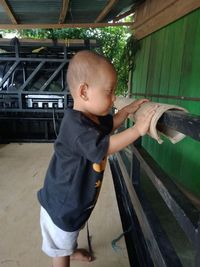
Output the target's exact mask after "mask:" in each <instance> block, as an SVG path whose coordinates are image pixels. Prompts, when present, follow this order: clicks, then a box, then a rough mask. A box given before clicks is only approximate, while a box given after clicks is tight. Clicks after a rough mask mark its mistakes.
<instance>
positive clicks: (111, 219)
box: [0, 144, 129, 267]
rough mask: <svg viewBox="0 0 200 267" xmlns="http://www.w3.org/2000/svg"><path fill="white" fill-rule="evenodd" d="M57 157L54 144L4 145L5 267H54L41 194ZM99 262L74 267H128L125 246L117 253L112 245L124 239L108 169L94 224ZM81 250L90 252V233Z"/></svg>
mask: <svg viewBox="0 0 200 267" xmlns="http://www.w3.org/2000/svg"><path fill="white" fill-rule="evenodd" d="M52 151H53V145H52V144H8V145H0V267H47V266H48V267H50V266H51V260H50V259H49V258H48V257H47V256H46V255H44V254H43V253H42V252H41V249H40V246H41V237H40V228H39V204H38V201H37V197H36V193H37V191H38V189H39V188H40V187H41V185H42V184H43V180H44V175H45V172H46V169H47V166H48V163H49V159H50V157H51V154H52ZM89 227H90V234H91V235H92V246H93V250H94V251H95V256H96V260H95V261H94V262H92V263H83V262H72V264H71V266H72V267H80V266H81V267H82V266H83V267H84V266H91V267H112V266H113V267H119V266H120V267H128V266H129V262H128V256H127V252H126V248H125V242H124V240H123V239H122V240H121V241H120V242H119V243H118V245H119V246H120V247H121V250H120V251H119V252H118V253H116V252H114V251H113V249H112V247H111V241H112V240H113V239H115V238H116V237H118V236H119V235H120V234H121V233H122V227H121V222H120V217H119V212H118V208H117V202H116V198H115V192H114V189H113V183H112V178H111V174H110V169H109V167H107V169H106V172H105V177H104V183H103V186H102V191H101V194H100V197H99V200H98V203H97V206H96V208H95V210H94V212H93V214H92V216H91V218H90V221H89ZM79 246H80V247H85V248H87V237H86V231H85V229H84V230H83V231H81V234H80V238H79Z"/></svg>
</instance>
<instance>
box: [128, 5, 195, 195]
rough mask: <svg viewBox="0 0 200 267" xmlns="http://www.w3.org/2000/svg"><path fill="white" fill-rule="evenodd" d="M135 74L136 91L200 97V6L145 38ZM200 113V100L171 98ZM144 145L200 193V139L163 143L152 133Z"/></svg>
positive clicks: (184, 183)
mask: <svg viewBox="0 0 200 267" xmlns="http://www.w3.org/2000/svg"><path fill="white" fill-rule="evenodd" d="M141 45H142V48H141V50H140V51H139V52H138V54H137V57H136V69H135V71H134V72H133V76H132V93H133V94H134V93H136V92H137V93H144V94H145V93H151V94H162V95H173V96H187V97H200V9H198V10H196V11H194V12H192V13H190V14H188V15H187V16H185V17H183V18H181V19H179V20H177V21H175V22H173V23H172V24H169V25H167V26H166V27H165V28H163V29H161V30H159V31H157V32H155V33H153V34H151V35H149V36H147V37H145V38H144V39H143V40H141ZM150 99H151V100H152V101H156V102H162V103H170V104H177V105H180V106H182V107H185V108H187V109H188V110H189V112H190V113H193V114H198V115H200V102H198V101H186V100H175V99H167V98H150ZM143 145H144V147H145V148H146V149H147V150H148V152H149V153H150V154H151V155H152V156H153V158H154V159H156V161H157V162H158V163H159V164H160V165H161V166H162V167H163V168H164V170H165V171H166V172H167V173H168V174H169V175H170V176H171V177H172V178H173V179H174V180H175V181H176V182H178V183H179V184H180V185H182V186H183V187H184V188H186V189H187V190H189V191H191V192H193V194H195V195H196V196H198V197H200V142H198V141H195V140H193V139H192V138H190V137H186V138H185V139H184V140H183V141H181V142H180V143H178V144H176V145H173V144H171V143H170V142H168V141H167V140H166V141H165V142H164V144H162V145H159V144H157V142H156V141H154V140H152V139H151V138H149V137H145V138H144V141H143Z"/></svg>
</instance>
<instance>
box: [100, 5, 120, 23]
mask: <svg viewBox="0 0 200 267" xmlns="http://www.w3.org/2000/svg"><path fill="white" fill-rule="evenodd" d="M117 1H118V0H110V1H109V3H108V4H107V5H106V6H105V8H104V9H103V10H102V11H101V13H100V14H99V16H98V17H97V18H96V20H95V22H96V23H98V22H100V21H102V20H103V19H104V18H105V16H106V15H107V14H108V13H109V12H110V10H111V9H112V7H113V6H114V5H115V4H116V3H117Z"/></svg>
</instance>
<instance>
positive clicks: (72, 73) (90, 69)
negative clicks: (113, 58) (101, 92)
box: [67, 50, 116, 96]
mask: <svg viewBox="0 0 200 267" xmlns="http://www.w3.org/2000/svg"><path fill="white" fill-rule="evenodd" d="M105 64H107V65H108V66H110V67H111V68H112V69H113V71H114V72H115V73H116V71H115V68H114V66H113V65H112V64H111V63H110V62H109V61H108V59H107V58H105V57H104V56H102V55H100V54H97V53H95V52H92V51H89V50H83V51H80V52H78V53H77V54H76V55H75V56H74V57H73V58H72V59H71V60H70V63H69V66H68V70H67V83H68V86H69V89H70V92H71V94H72V96H74V94H75V92H76V89H77V88H78V87H79V85H80V84H82V83H89V84H90V83H95V79H98V73H99V71H100V70H102V68H103V66H105Z"/></svg>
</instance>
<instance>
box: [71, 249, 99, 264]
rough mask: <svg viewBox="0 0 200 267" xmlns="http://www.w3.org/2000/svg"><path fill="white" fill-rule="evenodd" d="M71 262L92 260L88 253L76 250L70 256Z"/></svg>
mask: <svg viewBox="0 0 200 267" xmlns="http://www.w3.org/2000/svg"><path fill="white" fill-rule="evenodd" d="M70 259H71V260H78V261H92V260H94V259H93V258H92V256H91V255H90V253H89V252H88V251H87V250H86V249H83V248H77V249H76V250H75V251H74V253H73V254H72V255H71V256H70Z"/></svg>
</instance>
